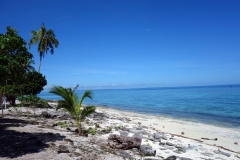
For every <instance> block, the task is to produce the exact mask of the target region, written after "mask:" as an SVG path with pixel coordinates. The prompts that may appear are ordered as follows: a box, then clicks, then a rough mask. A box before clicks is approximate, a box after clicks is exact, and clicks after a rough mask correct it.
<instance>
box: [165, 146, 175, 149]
mask: <svg viewBox="0 0 240 160" xmlns="http://www.w3.org/2000/svg"><path fill="white" fill-rule="evenodd" d="M164 147H165V148H167V149H174V148H175V147H174V146H168V145H165V146H164Z"/></svg>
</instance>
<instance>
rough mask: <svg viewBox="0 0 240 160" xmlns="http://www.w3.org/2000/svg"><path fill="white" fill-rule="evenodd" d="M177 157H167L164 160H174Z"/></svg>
mask: <svg viewBox="0 0 240 160" xmlns="http://www.w3.org/2000/svg"><path fill="white" fill-rule="evenodd" d="M176 159H177V157H176V156H170V157H167V158H166V159H165V160H176Z"/></svg>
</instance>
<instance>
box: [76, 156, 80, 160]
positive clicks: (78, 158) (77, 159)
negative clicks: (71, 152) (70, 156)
mask: <svg viewBox="0 0 240 160" xmlns="http://www.w3.org/2000/svg"><path fill="white" fill-rule="evenodd" d="M74 159H75V160H82V156H78V157H74Z"/></svg>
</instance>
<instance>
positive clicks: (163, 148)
mask: <svg viewBox="0 0 240 160" xmlns="http://www.w3.org/2000/svg"><path fill="white" fill-rule="evenodd" d="M159 149H160V150H167V148H165V147H159Z"/></svg>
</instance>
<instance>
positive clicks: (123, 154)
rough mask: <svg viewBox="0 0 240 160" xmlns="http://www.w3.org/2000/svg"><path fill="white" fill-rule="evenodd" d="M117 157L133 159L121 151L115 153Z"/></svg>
mask: <svg viewBox="0 0 240 160" xmlns="http://www.w3.org/2000/svg"><path fill="white" fill-rule="evenodd" d="M115 153H116V154H117V155H119V156H121V157H123V158H129V159H132V158H133V157H132V156H131V155H130V154H128V153H127V152H125V151H123V150H118V151H116V152H115Z"/></svg>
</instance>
